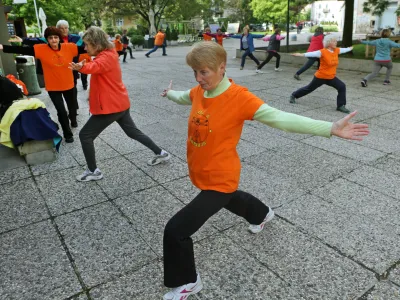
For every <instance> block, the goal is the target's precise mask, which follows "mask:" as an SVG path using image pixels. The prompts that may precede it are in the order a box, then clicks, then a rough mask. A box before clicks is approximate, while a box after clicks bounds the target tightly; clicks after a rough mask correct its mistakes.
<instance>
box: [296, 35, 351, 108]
mask: <svg viewBox="0 0 400 300" xmlns="http://www.w3.org/2000/svg"><path fill="white" fill-rule="evenodd" d="M336 46H337V40H336V38H335V37H330V38H328V39H327V40H326V41H325V48H323V49H321V50H317V51H312V52H307V53H293V54H292V55H293V56H305V57H317V58H319V59H320V66H319V69H318V71H317V72H315V75H314V78H313V80H312V81H311V82H310V83H309V84H308V85H307V86H305V87H302V88H300V89H298V90H297V91H295V92H293V93H292V95H290V100H289V102H290V103H296V99H298V98H301V97H303V96H305V95H308V94H310V93H311V92H313V91H315V90H316V89H317V88H319V87H320V86H321V85H324V84H326V85H329V86H331V87H333V88H334V89H336V90H337V91H338V95H337V98H336V110H337V111H340V112H343V113H346V114H348V113H350V110H348V109H347V108H346V85H345V84H344V82H343V81H341V80H340V79H339V78H337V77H336V69H337V66H338V65H339V54H342V53H347V52H350V51H351V50H353V47H349V48H337V47H336Z"/></svg>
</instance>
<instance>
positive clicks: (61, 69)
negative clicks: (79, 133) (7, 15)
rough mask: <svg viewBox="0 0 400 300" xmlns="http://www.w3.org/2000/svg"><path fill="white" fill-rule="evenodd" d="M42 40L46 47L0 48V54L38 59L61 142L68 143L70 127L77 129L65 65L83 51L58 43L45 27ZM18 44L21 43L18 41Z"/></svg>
mask: <svg viewBox="0 0 400 300" xmlns="http://www.w3.org/2000/svg"><path fill="white" fill-rule="evenodd" d="M44 37H45V38H46V40H47V42H48V44H34V45H33V47H32V46H31V47H25V46H7V45H0V46H1V47H0V50H1V49H3V51H4V52H6V53H19V54H24V55H31V56H34V57H35V58H38V59H40V61H41V62H42V67H43V75H44V82H45V88H46V91H47V92H48V94H49V97H50V99H51V101H52V102H53V104H54V106H55V108H56V110H57V116H58V122H59V123H60V125H61V128H62V130H63V134H64V139H65V141H66V142H67V143H72V142H73V141H74V138H73V133H72V131H71V127H78V122H77V120H76V115H77V114H76V101H75V99H74V87H75V84H74V75H73V73H72V71H71V70H70V69H68V64H69V63H70V62H72V61H73V60H74V59H75V57H77V56H78V54H79V53H84V52H85V50H84V48H83V47H78V46H77V45H76V44H73V43H63V42H61V41H62V38H63V36H62V34H61V31H60V30H59V29H58V28H56V27H52V26H51V27H47V28H46V30H45V31H44ZM19 39H20V38H19ZM20 40H21V41H22V39H20ZM63 98H64V99H63ZM64 100H65V102H66V103H67V107H68V112H67V110H66V109H65V105H64ZM70 121H71V127H70Z"/></svg>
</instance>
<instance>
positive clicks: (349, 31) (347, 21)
mask: <svg viewBox="0 0 400 300" xmlns="http://www.w3.org/2000/svg"><path fill="white" fill-rule="evenodd" d="M345 5H346V8H345V11H344V26H343V41H342V46H341V47H350V46H351V45H352V44H353V16H354V0H346V1H345Z"/></svg>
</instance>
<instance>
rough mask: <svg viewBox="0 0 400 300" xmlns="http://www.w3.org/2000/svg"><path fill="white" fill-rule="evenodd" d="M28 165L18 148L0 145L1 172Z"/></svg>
mask: <svg viewBox="0 0 400 300" xmlns="http://www.w3.org/2000/svg"><path fill="white" fill-rule="evenodd" d="M23 166H26V162H25V159H24V158H23V157H21V156H20V155H19V154H18V153H17V152H16V150H14V149H11V148H8V147H6V146H3V145H0V172H4V171H6V170H9V169H14V168H18V167H23Z"/></svg>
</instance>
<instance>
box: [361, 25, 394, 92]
mask: <svg viewBox="0 0 400 300" xmlns="http://www.w3.org/2000/svg"><path fill="white" fill-rule="evenodd" d="M390 34H391V31H390V29H384V30H382V33H381V38H380V39H377V40H373V41H361V43H363V44H366V45H372V46H375V47H376V53H375V57H374V67H373V69H372V73H371V74H368V75H367V76H365V77H364V79H363V80H361V86H363V87H367V85H368V84H367V81H368V80H371V79H373V78H375V77H376V75H378V73H379V71H380V70H381V69H382V67H385V68H386V76H385V80H384V81H383V84H384V85H388V84H390V75H391V74H392V69H393V63H392V58H391V56H390V50H391V49H392V48H400V44H398V43H395V42H393V41H391V40H390V39H388V37H389V36H390Z"/></svg>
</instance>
